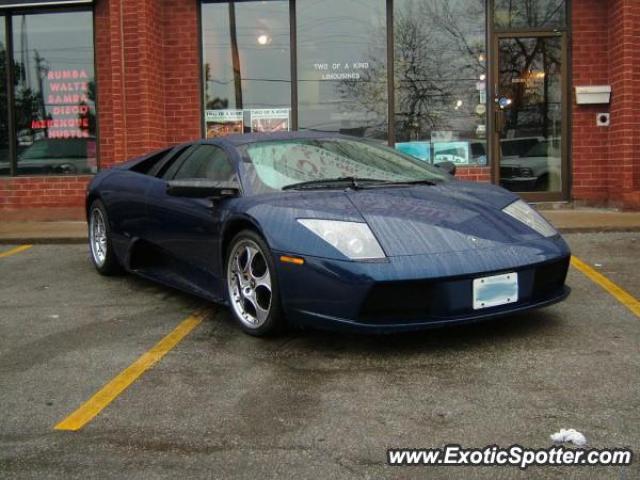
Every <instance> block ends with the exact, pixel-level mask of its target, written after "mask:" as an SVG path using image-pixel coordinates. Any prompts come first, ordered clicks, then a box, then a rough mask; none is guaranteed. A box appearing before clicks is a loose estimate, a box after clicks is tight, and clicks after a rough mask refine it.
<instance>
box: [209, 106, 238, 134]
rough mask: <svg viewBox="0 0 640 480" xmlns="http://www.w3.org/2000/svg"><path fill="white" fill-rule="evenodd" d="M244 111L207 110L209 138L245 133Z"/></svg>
mask: <svg viewBox="0 0 640 480" xmlns="http://www.w3.org/2000/svg"><path fill="white" fill-rule="evenodd" d="M242 115H243V114H242V110H207V111H206V112H205V124H206V128H207V138H216V137H224V136H226V135H231V134H234V133H242V132H243V123H242Z"/></svg>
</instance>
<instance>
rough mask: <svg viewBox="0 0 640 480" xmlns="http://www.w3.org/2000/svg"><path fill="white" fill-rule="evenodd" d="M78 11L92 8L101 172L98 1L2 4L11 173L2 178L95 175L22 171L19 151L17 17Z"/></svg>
mask: <svg viewBox="0 0 640 480" xmlns="http://www.w3.org/2000/svg"><path fill="white" fill-rule="evenodd" d="M75 12H91V39H92V49H93V73H94V88H95V97H96V98H95V139H96V166H97V173H99V172H100V163H101V162H100V142H99V141H98V139H99V138H100V117H99V115H98V103H99V100H98V99H99V95H100V94H99V86H98V81H97V59H96V15H95V3H94V2H92V3H91V4H86V5H85V4H79V5H71V6H68V5H62V6H60V5H58V6H56V5H51V6H43V5H36V6H32V7H31V6H28V5H24V6H20V7H7V8H4V7H2V8H0V22H4V26H5V38H4V44H5V51H6V66H5V71H6V75H5V78H3V79H0V81H3V82H5V85H6V88H7V117H8V118H7V126H8V137H9V145H8V147H9V159H8V160H9V174H8V175H5V176H0V178H14V177H38V178H51V177H69V176H71V177H73V176H78V175H80V176H94V175H95V174H93V173H82V174H77V173H70V174H64V173H56V174H53V175H37V174H35V175H34V174H26V175H19V174H18V151H17V145H16V142H17V138H16V133H17V129H16V108H15V87H16V86H15V77H14V72H15V65H16V64H15V56H14V52H13V47H14V42H13V17H14V16H18V15H38V14H47V13H55V14H60V15H63V14H65V13H75Z"/></svg>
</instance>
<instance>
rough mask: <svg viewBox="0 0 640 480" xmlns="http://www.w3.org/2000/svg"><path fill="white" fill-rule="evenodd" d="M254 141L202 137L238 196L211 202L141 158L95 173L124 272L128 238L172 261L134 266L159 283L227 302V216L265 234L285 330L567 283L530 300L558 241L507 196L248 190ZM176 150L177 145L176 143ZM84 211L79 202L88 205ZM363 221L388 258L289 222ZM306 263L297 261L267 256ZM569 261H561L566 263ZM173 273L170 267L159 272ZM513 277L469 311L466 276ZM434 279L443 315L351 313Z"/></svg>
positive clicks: (94, 193)
mask: <svg viewBox="0 0 640 480" xmlns="http://www.w3.org/2000/svg"><path fill="white" fill-rule="evenodd" d="M325 136H327V135H326V134H316V133H312V134H300V133H287V134H272V135H269V137H268V138H269V139H270V140H273V139H289V138H300V137H302V138H323V137H325ZM262 138H264V137H263V136H254V135H243V136H232V137H226V138H224V139H217V140H210V141H201V142H197V143H211V144H215V145H218V146H221V147H223V148H224V149H225V150H226V151H227V153H228V154H229V156H230V158H231V159H232V161H233V162H234V163H235V164H236V167H237V170H238V176H239V181H240V187H241V190H242V196H241V197H238V198H231V199H225V200H223V201H220V202H217V204H216V205H215V206H212V204H211V202H210V201H208V200H203V199H192V198H179V197H172V196H169V195H167V194H166V183H165V181H164V180H162V179H158V178H155V177H150V176H148V175H144V174H141V173H137V172H134V171H131V170H130V168H131V167H133V166H135V165H136V164H137V163H138V162H140V161H143V160H144V159H145V158H146V157H140V158H139V159H135V160H133V161H130V162H127V163H126V164H123V165H120V166H118V167H115V168H113V169H111V170H107V171H104V172H102V173H100V174H98V175H97V176H96V177H95V178H94V180H93V181H92V182H91V185H90V187H89V190H88V196H89V198H90V199H94V198H100V199H102V201H103V202H104V203H105V206H106V208H107V211H108V212H109V221H110V225H111V228H112V234H113V240H114V247H115V251H116V254H117V256H118V258H119V259H120V261H121V262H122V263H123V264H124V265H125V266H126V267H127V268H130V267H131V265H130V264H129V260H130V254H131V251H132V248H133V246H134V245H135V244H136V243H137V242H146V244H148V245H152V246H153V247H154V248H157V249H158V251H161V252H163V254H166V255H167V256H168V257H170V258H172V259H173V263H172V264H171V265H175V268H172V269H165V270H164V271H161V270H159V269H157V270H156V271H136V273H140V274H142V275H143V276H146V277H147V278H152V279H154V280H157V281H159V282H161V283H164V284H166V285H170V286H173V287H176V288H180V289H182V290H185V291H187V292H189V293H193V294H196V295H199V296H201V297H204V298H206V299H209V300H213V301H218V302H222V303H226V294H225V288H224V286H225V282H224V265H223V263H224V252H223V251H222V243H221V236H222V235H224V234H225V232H226V231H227V228H228V227H229V225H231V224H232V223H233V222H235V221H237V220H243V221H245V222H249V223H250V224H252V225H253V226H254V228H255V229H256V230H257V231H258V232H259V233H260V234H261V235H262V236H263V237H264V238H265V240H266V242H267V244H268V245H269V247H270V248H271V250H272V252H273V256H274V259H275V260H276V262H275V264H276V274H277V277H278V283H279V287H280V293H281V300H282V303H283V308H284V311H285V314H286V316H287V319H288V320H289V322H290V323H292V324H296V325H304V326H316V327H321V328H347V329H350V330H359V331H372V332H383V331H396V330H397V331H400V330H413V329H419V328H427V327H431V326H435V325H439V324H443V323H457V322H466V321H473V320H479V319H483V318H486V317H495V316H499V315H501V314H507V313H512V312H515V311H520V310H526V309H529V308H533V307H536V306H544V305H547V304H550V303H554V302H556V301H560V300H562V299H564V298H565V297H566V295H567V294H568V287H565V286H563V288H562V289H560V290H558V291H556V292H554V294H553V295H552V296H550V297H548V298H545V299H541V300H539V301H534V299H533V297H532V291H531V289H532V285H533V276H534V267H535V266H539V265H544V264H547V263H549V262H552V261H554V260H558V259H565V260H567V259H568V258H569V256H570V252H569V249H568V247H567V245H566V243H565V242H564V241H563V240H562V238H561V237H560V236H555V237H552V238H545V237H542V236H541V235H539V234H538V233H536V232H535V231H533V230H531V229H530V228H529V227H527V226H526V225H524V224H522V223H521V222H519V221H517V220H515V219H513V218H512V217H510V216H508V215H506V214H504V213H503V212H502V211H501V209H502V208H504V207H505V206H507V205H509V204H510V203H512V202H513V201H515V200H517V198H518V197H517V196H516V195H514V194H513V193H511V192H508V191H506V190H504V189H502V188H500V187H497V186H494V185H488V184H479V183H470V182H462V181H458V180H455V179H452V180H451V181H448V182H446V183H444V184H440V185H436V186H429V185H421V186H412V187H384V188H374V189H366V190H350V189H346V190H330V191H326V190H325V191H286V192H275V193H268V194H259V195H255V194H253V192H252V191H251V186H250V183H249V182H248V181H247V170H246V163H245V161H244V159H243V158H242V156H241V154H240V151H239V150H238V148H237V147H238V146H239V145H242V144H244V143H246V142H252V141H260V140H261V139H262ZM176 148H178V147H176ZM87 207H89V205H87ZM299 218H319V219H330V220H343V221H355V222H367V223H368V224H369V226H370V228H371V230H372V231H373V233H374V235H375V236H376V237H377V239H378V241H379V243H380V245H381V246H382V248H383V250H384V251H385V254H386V255H387V258H385V259H382V260H376V261H364V262H363V261H351V260H349V259H348V258H346V257H345V256H344V255H343V254H342V253H340V252H339V251H338V250H336V249H334V248H333V247H331V246H330V245H329V244H328V243H326V242H325V241H323V240H322V239H320V238H319V237H318V236H316V235H315V234H313V233H312V232H310V231H309V230H308V229H307V228H305V227H303V226H302V225H301V224H300V223H299V222H297V219H299ZM285 254H286V255H299V256H301V257H304V259H305V264H304V265H302V266H299V265H292V264H287V263H281V262H279V261H277V259H278V258H279V257H280V255H285ZM567 261H568V260H567ZM169 270H171V271H169ZM506 271H518V272H519V276H520V279H519V285H520V290H521V291H520V292H519V293H520V295H519V296H520V298H521V299H523V300H522V301H519V302H518V303H515V304H509V305H505V306H502V307H493V308H490V309H487V310H480V311H475V312H474V311H469V302H470V299H469V297H470V295H471V290H470V287H469V285H470V284H469V282H470V281H471V279H472V278H474V277H478V276H484V275H487V274H494V273H501V272H506ZM411 281H434V282H435V281H443V283H442V284H443V285H446V288H444V287H443V288H442V289H441V290H442V291H440V290H438V292H439V294H440V295H442V296H443V298H445V297H446V300H447V302H448V305H450V311H449V312H448V313H447V314H446V315H439V316H434V315H431V316H425V317H424V318H417V319H411V321H404V320H402V319H396V318H387V319H382V320H381V321H377V322H376V323H375V324H369V323H366V322H362V321H361V320H360V319H359V318H358V312H359V310H360V308H361V307H362V302H363V301H364V300H365V299H366V297H367V295H368V294H369V292H370V291H371V289H372V288H373V287H374V286H376V285H378V284H386V283H389V282H411Z"/></svg>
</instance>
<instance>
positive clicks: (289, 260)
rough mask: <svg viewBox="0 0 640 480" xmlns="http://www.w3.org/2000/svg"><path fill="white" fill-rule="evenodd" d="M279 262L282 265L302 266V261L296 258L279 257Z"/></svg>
mask: <svg viewBox="0 0 640 480" xmlns="http://www.w3.org/2000/svg"><path fill="white" fill-rule="evenodd" d="M280 261H281V262H284V263H293V264H294V265H304V259H303V258H298V257H287V256H286V255H282V256H281V257H280Z"/></svg>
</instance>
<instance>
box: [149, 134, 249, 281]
mask: <svg viewBox="0 0 640 480" xmlns="http://www.w3.org/2000/svg"><path fill="white" fill-rule="evenodd" d="M173 179H181V180H188V179H209V180H215V181H221V182H236V183H237V182H238V180H237V173H236V168H235V165H234V163H233V162H232V161H231V159H230V157H229V155H228V154H227V153H226V152H225V150H224V149H222V148H221V147H219V146H216V145H211V144H197V145H195V146H194V147H193V148H192V149H190V150H189V151H187V152H185V153H184V154H183V156H182V158H180V159H177V161H175V162H173V164H172V165H171V166H170V167H169V168H168V169H167V170H166V171H165V172H164V173H163V175H162V178H159V179H158V180H159V181H158V182H155V183H154V185H153V187H152V188H150V189H149V191H148V196H147V206H148V207H147V208H148V211H149V216H150V218H151V221H152V222H153V224H154V229H153V232H154V233H153V242H154V243H156V244H157V245H158V246H159V247H160V248H161V249H162V250H163V251H165V252H166V253H167V254H168V255H170V256H171V257H172V258H173V259H175V260H177V261H178V262H179V263H180V264H181V265H182V267H186V268H184V269H183V268H181V269H180V271H181V272H186V275H190V278H189V279H187V280H189V281H191V282H195V283H198V284H202V283H203V279H205V280H204V281H205V282H207V283H208V282H209V281H211V280H212V281H219V280H220V272H221V270H222V265H221V262H220V259H219V258H218V251H219V250H218V246H219V237H220V231H221V221H222V214H223V212H222V209H220V208H218V206H217V205H216V204H214V203H213V202H212V201H211V200H209V199H201V198H185V197H175V196H171V195H168V194H167V189H166V187H167V182H168V181H169V180H173ZM178 273H179V274H180V272H178ZM182 274H183V275H184V274H185V273H182ZM207 277H208V278H207ZM200 286H201V287H202V288H211V286H210V285H200ZM217 287H219V285H215V288H217Z"/></svg>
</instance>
